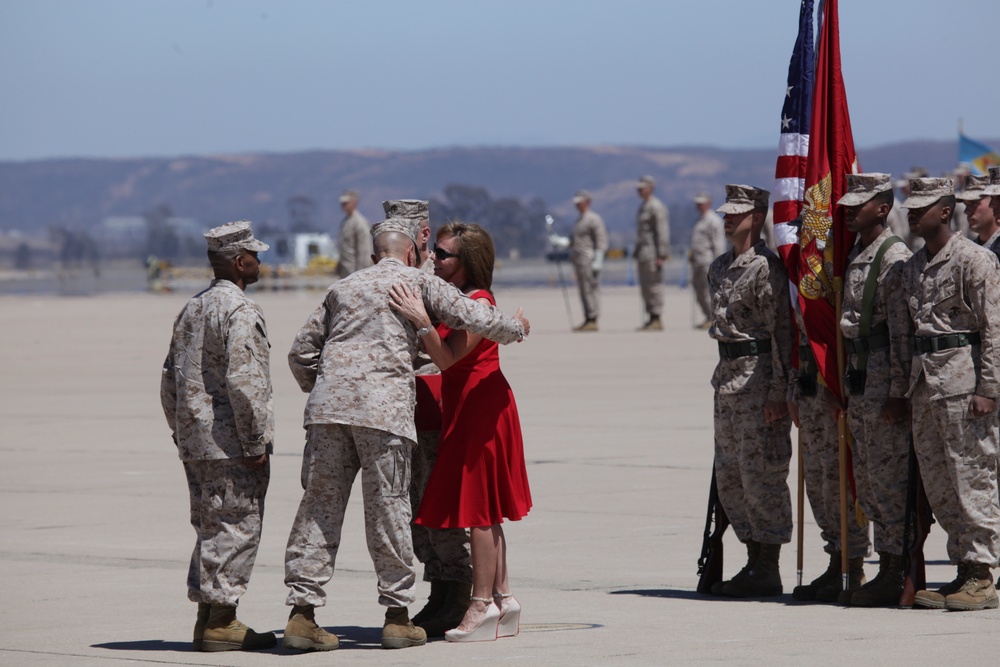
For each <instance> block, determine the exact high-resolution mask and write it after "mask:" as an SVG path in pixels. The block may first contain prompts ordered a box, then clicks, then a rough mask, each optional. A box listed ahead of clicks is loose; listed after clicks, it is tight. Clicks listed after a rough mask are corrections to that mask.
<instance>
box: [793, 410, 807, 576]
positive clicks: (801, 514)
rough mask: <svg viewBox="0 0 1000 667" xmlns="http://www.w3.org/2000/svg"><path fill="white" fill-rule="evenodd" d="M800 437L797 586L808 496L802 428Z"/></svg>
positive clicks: (796, 538) (796, 537)
mask: <svg viewBox="0 0 1000 667" xmlns="http://www.w3.org/2000/svg"><path fill="white" fill-rule="evenodd" d="M798 436H799V447H798V449H799V499H798V501H799V507H798V516H797V517H796V523H797V524H798V531H797V532H796V536H795V542H796V546H797V547H798V550H799V553H798V556H797V557H796V561H795V567H796V575H797V577H798V582H797V585H799V586H801V585H802V560H803V557H802V547H803V544H804V543H805V534H804V530H803V528H802V524H803V523H804V522H805V516H806V509H805V495H806V477H805V472H803V470H802V427H801V426H800V427H799V429H798Z"/></svg>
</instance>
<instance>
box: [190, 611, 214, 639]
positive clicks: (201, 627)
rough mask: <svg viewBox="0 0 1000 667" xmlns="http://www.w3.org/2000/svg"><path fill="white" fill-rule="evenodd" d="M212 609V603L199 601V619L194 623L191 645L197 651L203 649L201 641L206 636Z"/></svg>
mask: <svg viewBox="0 0 1000 667" xmlns="http://www.w3.org/2000/svg"><path fill="white" fill-rule="evenodd" d="M211 610H212V605H210V604H209V603H207V602H199V603H198V620H196V621H195V623H194V638H193V639H192V640H191V646H192V648H193V649H194V650H195V651H200V650H201V642H202V639H204V637H205V626H206V625H208V614H209V612H210V611H211Z"/></svg>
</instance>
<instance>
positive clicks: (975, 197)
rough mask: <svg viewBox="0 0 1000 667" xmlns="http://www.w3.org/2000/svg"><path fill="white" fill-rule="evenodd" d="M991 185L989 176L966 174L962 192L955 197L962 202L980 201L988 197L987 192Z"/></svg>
mask: <svg viewBox="0 0 1000 667" xmlns="http://www.w3.org/2000/svg"><path fill="white" fill-rule="evenodd" d="M989 184H990V177H989V176H988V175H984V176H976V175H974V174H966V175H965V179H964V183H963V187H962V191H961V192H959V193H958V194H956V195H955V197H956V198H958V199H960V200H962V201H979V200H980V199H982V198H983V197H986V196H988V195H987V194H986V192H985V190H986V186H988V185H989Z"/></svg>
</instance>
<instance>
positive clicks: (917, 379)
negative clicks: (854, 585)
mask: <svg viewBox="0 0 1000 667" xmlns="http://www.w3.org/2000/svg"><path fill="white" fill-rule="evenodd" d="M954 202H955V199H954V188H953V187H952V181H951V179H949V178H916V179H912V180H911V181H910V197H909V198H908V199H907V200H906V201H905V202H904V203H903V205H904V206H905V207H906V208H908V209H909V218H910V226H911V227H912V228H913V229H914V230H915V231H916V233H918V234H919V235H920V236H922V237H923V238H924V240H925V241H926V246H925V247H924V248H923V249H921V250H920V251H918V252H917V253H916V254H914V255H913V257H911V258H910V259H909V261H907V262H906V265H905V267H904V269H903V280H904V285H905V290H906V291H905V294H906V298H907V304H908V306H909V311H910V317H911V318H912V320H913V325H914V331H915V334H916V335H915V337H914V341H913V351H914V357H913V366H912V370H911V374H910V389H909V395H910V399H911V401H912V404H913V446H914V449H915V451H916V454H917V460H918V462H919V465H920V473H921V477H922V478H923V481H924V488H925V490H926V492H927V499H928V500H929V501H930V504H931V508H932V509H933V511H934V515H935V516H936V517H937V519H938V522H939V523H940V524H941V527H942V528H943V529H944V530H945V532H946V533H948V556H949V557H950V559H951V562H952V563H954V564H956V565H957V566H958V576H957V577H956V578H955V580H954V581H952V582H951V583H949V584H946V585H945V586H944V587H942V588H941V589H939V590H937V591H929V590H923V591H918V592H917V595H916V600H915V604H917V605H918V606H923V607H932V608H933V607H937V608H940V607H946V608H948V609H952V610H968V609H986V608H996V607H997V594H996V589H995V588H994V586H993V580H992V575H991V573H990V568H991V567H993V566H994V565H996V563H997V559H998V558H1000V502H998V498H997V449H998V424H997V405H996V399H997V397H998V396H1000V377H998V364H1000V349H998V344H1000V327H998V324H1000V321H998V316H1000V274H998V271H1000V263H998V261H997V257H996V255H994V254H993V253H991V252H990V251H988V250H986V249H984V248H982V247H981V246H978V245H976V244H975V243H973V242H971V241H969V240H968V239H966V238H965V237H963V236H962V235H960V234H957V233H955V232H953V231H952V230H951V228H950V226H949V219H950V217H951V208H952V206H953V205H954Z"/></svg>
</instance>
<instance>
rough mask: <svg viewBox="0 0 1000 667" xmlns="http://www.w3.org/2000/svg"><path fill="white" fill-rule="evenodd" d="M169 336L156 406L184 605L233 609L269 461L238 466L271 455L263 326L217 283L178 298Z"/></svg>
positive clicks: (232, 291) (246, 573) (253, 552)
mask: <svg viewBox="0 0 1000 667" xmlns="http://www.w3.org/2000/svg"><path fill="white" fill-rule="evenodd" d="M265 247H266V246H265ZM173 332H174V333H173V337H172V339H171V341H170V350H169V352H168V353H167V358H166V361H165V362H164V364H163V375H162V378H161V383H160V399H161V404H162V406H163V412H164V414H165V415H166V418H167V423H168V424H169V425H170V429H171V430H172V431H173V433H174V440H175V442H176V443H177V453H178V455H179V457H180V459H181V461H183V462H184V472H185V475H186V477H187V481H188V489H189V492H190V493H189V496H190V501H191V525H192V526H193V527H194V529H195V532H196V533H197V539H196V542H195V548H194V551H193V553H192V554H191V563H190V567H189V569H188V598H189V599H190V600H192V601H193V602H199V603H208V604H217V605H225V606H230V607H235V606H236V604H237V602H238V600H239V598H240V596H242V595H243V593H245V592H246V588H247V582H248V581H249V580H250V573H251V570H252V569H253V564H254V559H255V558H256V556H257V547H258V545H259V543H260V531H261V519H262V517H263V515H264V494H265V492H266V491H267V486H268V480H269V478H270V470H269V467H268V466H269V464H268V465H265V466H264V467H263V468H259V469H255V470H254V469H250V468H248V467H246V466H244V465H243V458H244V457H259V456H261V455H262V454H265V453H267V454H270V453H271V451H272V441H273V439H274V412H273V407H272V398H271V375H270V366H269V364H270V361H269V350H268V348H269V343H268V340H267V328H266V327H265V325H264V315H263V313H262V312H261V309H260V307H259V306H258V305H257V304H255V303H254V302H253V301H251V300H250V299H249V298H248V297H247V296H246V295H245V294H244V293H243V291H242V290H241V289H240V288H239V287H238V286H237V285H235V284H234V283H232V282H230V281H228V280H221V279H220V280H215V281H213V282H212V284H211V286H210V287H209V288H208V289H206V290H205V291H203V292H201V293H199V294H197V295H195V296H194V297H192V298H191V300H190V301H188V303H187V305H186V306H185V307H184V309H183V310H182V311H181V313H180V314H179V315H178V316H177V319H176V321H175V322H174V328H173Z"/></svg>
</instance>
